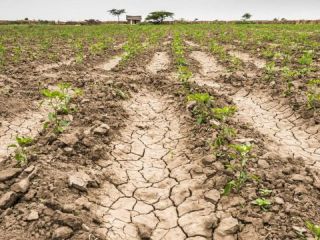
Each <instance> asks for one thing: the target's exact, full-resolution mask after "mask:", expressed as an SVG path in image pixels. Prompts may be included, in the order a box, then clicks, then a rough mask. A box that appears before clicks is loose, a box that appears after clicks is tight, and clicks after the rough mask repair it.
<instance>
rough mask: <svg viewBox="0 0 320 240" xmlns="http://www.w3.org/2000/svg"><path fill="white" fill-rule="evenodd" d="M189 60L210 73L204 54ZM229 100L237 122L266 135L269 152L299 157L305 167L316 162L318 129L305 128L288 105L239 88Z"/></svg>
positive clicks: (319, 148)
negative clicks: (303, 160) (250, 126)
mask: <svg viewBox="0 0 320 240" xmlns="http://www.w3.org/2000/svg"><path fill="white" fill-rule="evenodd" d="M190 57H192V58H194V59H195V60H196V61H198V62H199V63H200V65H201V67H202V73H206V72H210V71H211V69H212V68H214V67H215V66H216V63H215V62H212V64H211V65H210V64H209V63H210V62H211V61H210V59H211V58H212V57H210V56H209V55H208V54H206V53H202V54H199V53H198V52H196V53H193V54H191V56H190ZM204 79H206V78H204ZM195 81H196V82H197V83H198V84H199V85H208V86H211V87H215V88H217V89H219V91H220V92H222V93H224V94H226V95H230V92H229V91H226V86H224V85H222V84H220V83H216V82H214V81H213V79H211V81H208V80H205V81H202V80H201V79H196V80H195ZM232 99H233V101H234V102H235V103H236V105H237V107H238V113H237V117H238V120H239V121H241V122H246V123H249V124H251V125H252V126H253V127H254V128H255V129H256V130H257V131H259V132H260V133H262V134H264V135H266V136H268V138H269V140H271V142H273V144H270V145H269V146H268V145H267V146H266V147H269V148H270V150H271V151H273V152H277V153H279V155H281V156H294V157H302V158H303V159H305V160H306V161H307V163H308V164H315V163H316V161H320V129H319V126H317V125H315V126H312V127H307V126H305V124H304V120H303V119H302V118H301V117H299V116H298V115H297V114H296V113H295V112H294V111H292V110H291V108H290V106H288V105H286V104H282V103H281V102H279V101H276V100H274V99H272V97H271V96H268V95H267V93H263V92H260V91H255V92H247V91H246V90H244V89H240V90H239V91H238V92H237V93H235V94H234V95H233V96H232ZM317 164H319V163H317Z"/></svg>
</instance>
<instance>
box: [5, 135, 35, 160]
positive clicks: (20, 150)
mask: <svg viewBox="0 0 320 240" xmlns="http://www.w3.org/2000/svg"><path fill="white" fill-rule="evenodd" d="M32 142H33V139H32V138H30V137H18V136H17V137H16V143H15V144H11V145H9V146H8V147H9V148H14V149H15V150H14V158H15V159H16V160H17V162H18V163H19V164H20V165H23V164H25V163H26V162H27V161H28V152H27V150H26V149H27V147H28V146H29V145H31V144H32Z"/></svg>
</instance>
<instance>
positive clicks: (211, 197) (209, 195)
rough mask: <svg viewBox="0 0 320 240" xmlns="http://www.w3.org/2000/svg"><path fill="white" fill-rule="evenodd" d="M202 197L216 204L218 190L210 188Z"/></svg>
mask: <svg viewBox="0 0 320 240" xmlns="http://www.w3.org/2000/svg"><path fill="white" fill-rule="evenodd" d="M204 199H205V200H207V201H209V202H211V203H213V204H216V203H217V202H218V201H219V199H220V192H219V191H218V190H216V189H213V190H210V191H209V192H206V193H205V194H204Z"/></svg>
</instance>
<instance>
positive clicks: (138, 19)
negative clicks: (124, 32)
mask: <svg viewBox="0 0 320 240" xmlns="http://www.w3.org/2000/svg"><path fill="white" fill-rule="evenodd" d="M141 21H142V17H141V16H128V15H127V22H128V23H129V24H131V25H132V24H137V23H141Z"/></svg>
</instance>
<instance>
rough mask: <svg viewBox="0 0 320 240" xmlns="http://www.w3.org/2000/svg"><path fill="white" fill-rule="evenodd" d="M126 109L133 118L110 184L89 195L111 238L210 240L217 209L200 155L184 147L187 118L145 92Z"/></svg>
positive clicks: (118, 145) (119, 143)
mask: <svg viewBox="0 0 320 240" xmlns="http://www.w3.org/2000/svg"><path fill="white" fill-rule="evenodd" d="M125 109H126V110H127V111H128V113H129V119H128V120H127V127H126V128H125V129H124V130H123V131H122V132H121V137H120V138H119V139H118V140H116V141H115V142H114V143H113V144H112V146H113V150H112V152H111V155H112V158H113V159H112V160H111V161H110V166H109V167H108V169H107V175H109V181H110V182H105V183H104V185H103V186H102V190H100V189H99V190H97V191H94V192H92V193H91V194H93V195H94V196H98V197H97V202H99V203H100V205H97V209H96V211H97V213H98V215H100V216H101V217H102V218H103V221H104V223H103V225H104V227H105V228H106V229H107V234H106V235H107V239H114V240H116V239H153V240H156V239H168V240H169V239H170V240H171V239H176V240H179V239H187V238H188V237H197V236H198V237H202V238H201V239H211V236H212V229H213V225H214V224H216V221H217V220H216V217H215V215H214V210H215V205H214V204H212V203H210V202H208V201H206V200H204V198H203V196H204V193H205V191H206V186H205V184H204V182H205V180H206V175H205V174H203V173H197V171H196V170H195V169H196V165H195V164H196V162H197V159H199V156H195V155H193V154H192V153H191V152H190V151H188V150H187V149H186V143H185V138H187V135H188V132H187V131H186V129H184V128H183V118H184V116H181V115H180V116H179V115H177V114H176V112H175V109H174V103H173V100H171V99H168V98H166V97H162V96H161V95H160V94H158V93H155V92H148V91H147V90H146V89H143V90H141V91H140V92H139V93H137V94H136V95H135V96H134V97H133V98H132V99H131V100H130V101H129V102H128V103H126V104H125ZM195 219H196V221H195ZM199 239H200V238H199Z"/></svg>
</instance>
